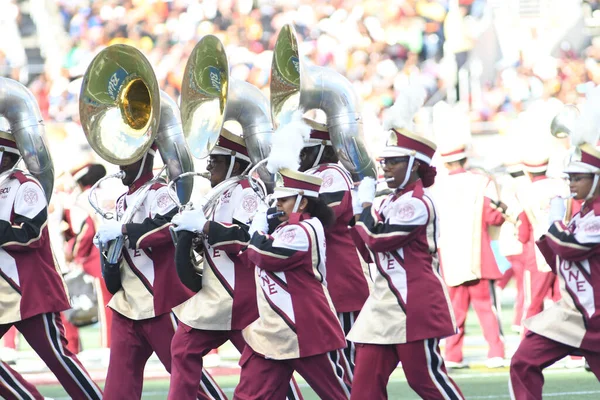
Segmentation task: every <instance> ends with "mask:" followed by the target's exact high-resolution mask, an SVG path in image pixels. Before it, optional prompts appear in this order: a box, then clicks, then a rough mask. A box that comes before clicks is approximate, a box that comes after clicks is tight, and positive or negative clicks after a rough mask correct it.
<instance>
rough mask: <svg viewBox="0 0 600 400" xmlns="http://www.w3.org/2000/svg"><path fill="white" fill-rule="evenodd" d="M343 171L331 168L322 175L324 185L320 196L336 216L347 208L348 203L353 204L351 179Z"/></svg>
mask: <svg viewBox="0 0 600 400" xmlns="http://www.w3.org/2000/svg"><path fill="white" fill-rule="evenodd" d="M342 173H343V172H341V171H339V170H337V169H335V168H330V169H328V170H327V171H326V172H325V173H324V174H323V176H322V178H323V182H326V183H325V184H324V185H321V190H320V191H319V197H320V198H321V199H323V201H324V202H325V204H327V205H328V206H329V207H330V208H331V209H332V210H333V212H334V213H335V218H336V219H337V218H339V216H340V215H341V214H342V213H343V212H344V211H345V210H346V208H347V207H348V204H350V205H351V204H352V196H351V193H350V185H349V183H348V182H349V181H347V180H346V178H344V176H343V175H342Z"/></svg>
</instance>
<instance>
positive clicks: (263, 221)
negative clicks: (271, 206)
mask: <svg viewBox="0 0 600 400" xmlns="http://www.w3.org/2000/svg"><path fill="white" fill-rule="evenodd" d="M254 232H269V222H268V221H267V208H266V207H262V208H259V209H258V211H257V212H256V214H254V218H253V219H252V223H251V224H250V229H249V230H248V233H250V237H252V235H254Z"/></svg>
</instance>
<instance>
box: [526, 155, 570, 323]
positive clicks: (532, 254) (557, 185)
mask: <svg viewBox="0 0 600 400" xmlns="http://www.w3.org/2000/svg"><path fill="white" fill-rule="evenodd" d="M538 149H539V147H538ZM528 154H529V157H528V158H526V159H524V160H523V170H524V171H525V173H526V174H527V176H528V178H529V180H530V183H529V184H528V185H526V186H522V187H521V190H520V191H518V192H517V196H518V198H519V201H520V203H521V206H522V207H523V211H522V212H521V214H520V215H519V222H520V224H519V233H518V235H519V241H521V243H523V253H524V261H525V277H524V285H525V303H524V313H523V318H524V319H527V318H529V317H532V316H534V315H536V314H539V313H540V312H542V310H543V309H544V299H545V298H546V296H547V295H548V293H552V291H553V289H555V288H556V289H558V288H557V287H555V280H556V275H555V274H554V273H553V272H552V270H551V268H550V267H549V266H548V263H547V262H546V260H545V259H544V257H543V255H542V254H541V253H540V252H539V250H538V249H537V247H536V246H535V241H536V240H537V239H538V238H539V237H540V236H542V234H543V233H544V232H545V231H546V229H547V227H548V218H549V214H548V213H549V211H550V201H551V199H553V198H555V197H557V196H561V195H563V194H564V192H565V189H566V188H565V186H564V185H565V184H564V182H562V181H559V180H557V179H550V178H548V177H547V176H546V171H547V168H548V161H549V157H548V156H547V154H542V155H537V154H535V150H534V149H531V148H530V149H529V150H528ZM552 299H553V301H557V300H558V299H560V293H554V294H553V295H552Z"/></svg>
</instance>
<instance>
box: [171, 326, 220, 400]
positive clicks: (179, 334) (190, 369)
mask: <svg viewBox="0 0 600 400" xmlns="http://www.w3.org/2000/svg"><path fill="white" fill-rule="evenodd" d="M229 334H230V332H229V331H206V330H200V329H194V328H192V327H190V326H188V325H186V324H184V323H182V322H180V323H179V326H178V327H177V331H176V332H175V336H173V340H172V341H171V350H170V362H171V384H170V387H169V396H168V398H169V399H177V400H180V399H181V400H183V399H195V398H196V396H198V387H200V391H201V392H203V394H204V396H203V397H204V398H210V399H226V397H225V394H224V393H223V392H222V390H221V388H219V387H218V386H217V385H216V384H215V383H214V380H213V379H212V378H210V379H205V378H204V376H203V375H208V373H207V372H206V371H205V370H204V369H203V367H202V365H203V362H202V357H204V356H205V355H206V354H208V352H209V351H211V350H212V349H216V348H217V347H219V346H221V345H222V344H223V343H225V342H226V341H227V340H229ZM208 377H210V375H209V376H208Z"/></svg>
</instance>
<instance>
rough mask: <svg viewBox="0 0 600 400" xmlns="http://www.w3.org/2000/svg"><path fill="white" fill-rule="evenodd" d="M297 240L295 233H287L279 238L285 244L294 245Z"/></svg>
mask: <svg viewBox="0 0 600 400" xmlns="http://www.w3.org/2000/svg"><path fill="white" fill-rule="evenodd" d="M295 238H296V232H294V231H285V232H284V233H282V234H281V236H279V240H281V241H282V242H283V243H292V242H293V241H294V239H295Z"/></svg>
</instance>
